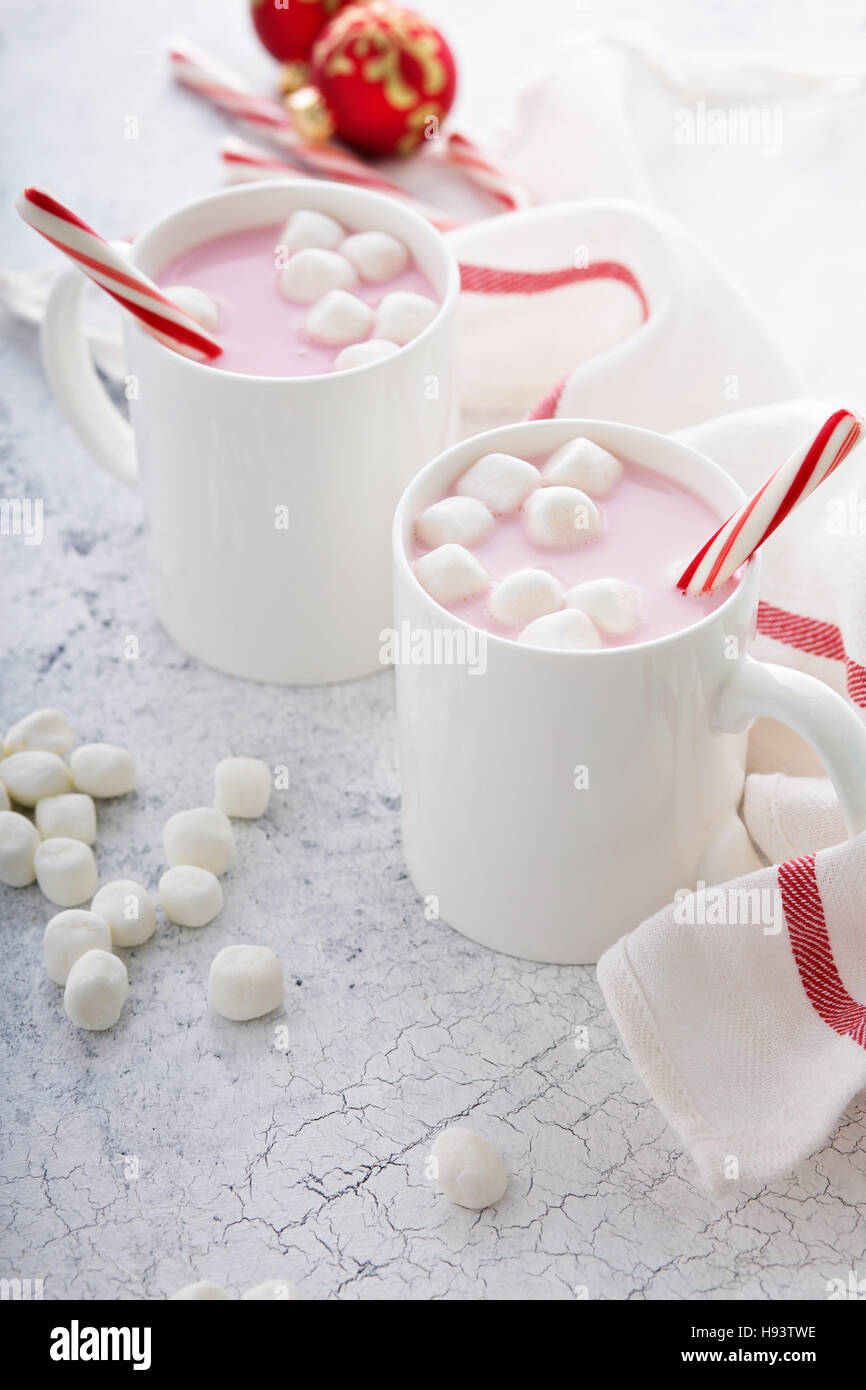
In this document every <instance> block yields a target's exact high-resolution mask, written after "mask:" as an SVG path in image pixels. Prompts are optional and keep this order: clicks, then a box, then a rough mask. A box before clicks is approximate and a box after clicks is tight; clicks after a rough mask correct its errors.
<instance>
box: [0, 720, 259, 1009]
mask: <svg viewBox="0 0 866 1390" xmlns="http://www.w3.org/2000/svg"><path fill="white" fill-rule="evenodd" d="M74 743H75V734H74V732H73V729H72V726H71V725H70V723H69V721H68V720H67V719H66V718H65V716H64V715H63V714H61V713H60V711H59V710H54V709H42V710H36V711H35V712H34V713H33V714H29V715H27V716H26V717H25V718H24V719H22V720H21V721H20V722H19V723H18V724H16V725H14V727H13V728H11V729H10V730H9V732H8V733H7V734H6V736H5V738H4V740H3V744H2V749H0V754H2V756H0V882H2V883H5V884H8V885H9V886H10V887H13V888H24V887H26V886H27V885H28V884H31V883H33V881H34V879H35V880H36V882H37V883H38V885H39V887H40V888H41V890H42V892H43V893H44V895H45V897H46V898H48V900H49V902H51V903H53V904H54V905H55V906H57V907H60V908H63V909H64V911H62V912H58V913H56V914H55V916H54V917H52V918H51V920H50V922H49V923H48V925H47V927H46V928H45V936H44V940H43V949H44V955H45V968H46V971H47V973H48V977H49V979H51V980H53V982H54V983H55V984H57V985H63V986H64V996H63V1003H64V1007H65V1009H66V1013H67V1014H68V1016H69V1018H70V1019H71V1020H72V1022H73V1023H74V1024H76V1026H77V1027H79V1028H87V1029H92V1030H102V1029H105V1028H111V1027H113V1025H114V1024H115V1023H116V1022H117V1020H118V1019H119V1017H120V1014H121V1011H122V1009H123V1005H124V1003H125V1001H126V996H127V994H128V992H129V977H128V974H127V969H126V966H125V964H124V962H123V961H122V960H121V959H120V958H119V956H117V955H116V954H115V947H121V948H123V947H131V946H140V945H142V944H143V943H144V942H145V941H148V940H149V939H150V937H151V936H152V935H153V932H154V930H155V927H156V910H155V908H154V904H153V901H152V899H151V897H150V894H149V893H148V891H147V889H146V888H145V887H143V885H142V884H140V883H138V882H137V881H136V880H134V879H116V880H114V881H113V882H111V883H106V884H104V885H103V886H102V887H101V888H100V887H99V876H98V873H97V867H96V859H95V858H94V854H93V849H92V848H91V846H92V845H93V843H94V841H95V839H96V833H97V820H96V807H95V804H94V798H97V799H99V798H106V797H116V796H124V795H125V794H127V793H128V792H131V791H132V790H133V789H134V787H135V784H136V769H135V764H134V762H133V759H132V757H131V756H130V754H129V753H128V752H127V751H126V749H124V748H118V747H115V746H114V745H113V744H108V743H87V744H82V745H81V746H80V747H78V748H73V745H74ZM70 750H72V751H70ZM67 754H69V757H68V759H67V757H66V755H67ZM215 783H216V797H215V800H216V805H215V806H213V807H211V806H201V807H198V808H196V809H194V810H190V811H179V812H177V814H176V815H173V816H172V817H171V818H170V819H169V820H168V821H167V822H166V825H165V827H164V829H163V845H164V848H165V854H166V859H167V861H168V863H169V866H170V867H169V869H168V870H167V871H166V873H164V874H163V875H162V878H161V879H160V881H159V902H160V906H161V907H162V910H163V912H164V913H165V915H166V917H167V918H168V919H169V921H172V922H176V923H178V924H180V925H181V926H188V927H202V926H206V925H207V924H208V923H210V922H212V921H213V920H214V918H215V917H216V916H217V914H218V913H219V912H220V910H221V909H222V906H223V895H222V889H221V888H220V884H219V876H220V875H222V874H224V873H225V872H226V870H227V869H228V868H230V867H231V865H232V864H233V862H234V857H235V844H234V834H233V831H232V827H231V823H230V821H229V816H232V817H234V818H241V819H245V820H249V819H253V818H255V817H258V816H260V815H262V814H263V813H264V811H265V810H266V808H267V805H268V800H269V797H270V787H271V778H270V770H269V768H268V767H267V765H266V764H265V763H263V762H260V761H258V760H257V759H255V758H224V759H223V760H222V762H220V763H218V764H217V767H216V773H215ZM13 802H14V803H15V804H16V805H17V807H18V808H19V809H18V810H12V803H13ZM28 810H30V811H32V812H33V819H32V820H31V819H30V818H29V817H28V816H27V815H26V814H25V811H28ZM88 899H92V901H91V903H90V908H89V909H84V908H83V907H82V906H81V905H82V904H83V903H85V902H87V901H88ZM282 999H283V972H282V966H281V965H280V962H279V960H278V958H277V957H276V956H275V955H274V953H273V951H271V950H270V949H269V948H268V947H266V946H248V945H237V946H227V947H225V948H224V949H223V950H222V951H220V952H219V953H218V955H217V956H216V957H215V959H214V961H213V963H212V964H211V968H210V975H209V978H208V1002H209V1003H210V1005H211V1007H212V1008H214V1009H215V1010H216V1011H217V1012H218V1013H221V1014H222V1015H223V1016H224V1017H226V1018H231V1019H249V1018H258V1017H259V1016H260V1015H261V1014H264V1013H269V1012H270V1011H271V1010H272V1009H274V1008H276V1007H278V1005H279V1004H281V1003H282Z"/></svg>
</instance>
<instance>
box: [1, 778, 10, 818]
mask: <svg viewBox="0 0 866 1390" xmlns="http://www.w3.org/2000/svg"><path fill="white" fill-rule="evenodd" d="M11 809H12V802H11V801H10V800H9V793H8V792H7V790H6V787H5V785H4V783H3V782H0V811H10V810H11Z"/></svg>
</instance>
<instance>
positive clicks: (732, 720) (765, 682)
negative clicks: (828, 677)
mask: <svg viewBox="0 0 866 1390" xmlns="http://www.w3.org/2000/svg"><path fill="white" fill-rule="evenodd" d="M760 717H764V718H767V719H779V720H781V722H782V723H783V724H787V725H788V727H789V728H791V729H793V730H794V732H795V733H798V734H800V736H801V737H802V738H804V739H805V740H806V742H807V743H809V744H810V745H811V746H812V748H814V750H815V752H816V753H817V754H818V757H819V758H820V759H821V762H822V763H823V764H824V767H825V768H826V769H827V772H828V774H829V777H830V780H831V782H832V783H833V786H834V787H835V788H836V795H837V796H838V798H839V805H840V806H841V808H842V813H843V815H844V817H845V824H846V825H847V827H848V834H849V836H851V837H853V836H854V835H859V834H860V833H861V831H864V830H866V728H864V726H863V725H862V724H861V722H860V720H859V718H858V716H857V715H856V714H855V712H854V710H853V709H852V708H851V706H850V705H849V704H847V703H846V701H845V700H843V699H842V696H841V695H837V694H836V692H835V691H834V690H831V689H830V687H829V686H828V685H825V684H824V682H823V681H819V680H816V679H815V677H814V676H807V675H805V674H804V673H803V672H802V671H793V670H791V669H790V668H789V667H787V666H774V665H771V664H770V663H769V662H764V661H756V660H755V659H754V658H753V657H750V656H746V657H743V658H742V660H740V661H738V662H737V663H736V665H735V666H734V668H733V670H732V671H731V674H730V675H729V676H728V677H727V679H726V680H725V682H724V684H723V685H722V687H721V690H720V691H719V695H718V704H717V706H716V710H715V718H716V725H717V727H718V728H719V730H721V731H722V732H725V733H742V732H743V731H744V730H745V729H747V728H748V727H749V725H750V724H751V723H752V721H753V720H754V719H757V718H760Z"/></svg>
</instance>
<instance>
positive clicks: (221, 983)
mask: <svg viewBox="0 0 866 1390" xmlns="http://www.w3.org/2000/svg"><path fill="white" fill-rule="evenodd" d="M207 1002H208V1003H209V1004H210V1006H211V1008H212V1009H215V1010H216V1012H217V1013H218V1014H222V1016H223V1018H231V1019H234V1020H236V1021H239V1022H240V1021H244V1020H246V1019H250V1018H261V1016H262V1014H269V1013H270V1012H271V1010H272V1009H277V1008H279V1006H280V1005H281V1004H282V1002H283V967H282V966H281V965H280V962H279V960H278V958H277V957H276V956H275V955H274V953H273V951H272V950H270V948H269V947H267V946H224V947H223V949H222V950H221V951H220V952H218V954H217V955H216V956H214V958H213V960H212V961H211V967H210V973H209V975H208V981H207Z"/></svg>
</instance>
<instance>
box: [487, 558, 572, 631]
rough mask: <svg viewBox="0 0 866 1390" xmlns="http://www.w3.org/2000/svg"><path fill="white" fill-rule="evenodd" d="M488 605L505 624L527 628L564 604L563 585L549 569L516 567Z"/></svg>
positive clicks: (506, 625) (498, 620)
mask: <svg viewBox="0 0 866 1390" xmlns="http://www.w3.org/2000/svg"><path fill="white" fill-rule="evenodd" d="M488 607H489V609H490V613H491V616H492V617H493V618H495V619H496V621H497V622H498V623H502V625H503V627H526V624H527V623H531V622H532V621H533V619H535V618H543V617H544V615H545V614H546V613H555V612H556V611H557V609H559V608H561V607H562V585H561V584H560V582H559V580H558V579H555V578H554V576H553V575H552V574H548V573H547V571H546V570H536V569H525V570H515V571H514V573H513V574H509V575H508V577H507V578H506V579H503V580H502V581H501V583H499V584H497V585H496V588H495V589H494V590H493V593H492V594H491V595H490V599H489V601H488Z"/></svg>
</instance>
